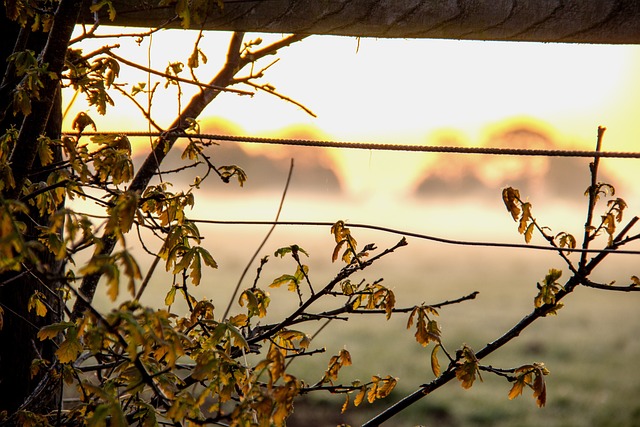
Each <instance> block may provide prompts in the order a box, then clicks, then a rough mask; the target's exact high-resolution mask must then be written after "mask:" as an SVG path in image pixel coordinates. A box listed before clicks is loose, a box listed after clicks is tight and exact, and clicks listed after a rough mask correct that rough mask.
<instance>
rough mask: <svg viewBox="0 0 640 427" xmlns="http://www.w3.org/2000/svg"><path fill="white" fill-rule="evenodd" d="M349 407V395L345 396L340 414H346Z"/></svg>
mask: <svg viewBox="0 0 640 427" xmlns="http://www.w3.org/2000/svg"><path fill="white" fill-rule="evenodd" d="M348 407H349V395H348V394H345V399H344V403H343V404H342V409H341V410H340V413H342V414H344V413H345V412H346V410H347V408H348Z"/></svg>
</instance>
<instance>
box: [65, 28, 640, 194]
mask: <svg viewBox="0 0 640 427" xmlns="http://www.w3.org/2000/svg"><path fill="white" fill-rule="evenodd" d="M196 36H197V33H195V32H192V31H178V30H173V31H165V32H160V33H157V34H155V35H154V36H153V38H152V39H151V41H150V43H149V42H147V41H145V42H143V43H142V44H141V45H139V46H138V45H136V44H135V43H132V42H129V43H127V41H126V39H124V38H121V39H118V40H117V42H118V43H121V44H122V47H121V48H120V49H119V51H118V53H119V54H121V55H122V56H126V57H128V58H130V59H134V60H137V61H138V62H141V63H143V64H150V65H151V66H153V67H155V68H158V69H161V70H163V69H164V68H165V67H166V65H167V63H168V61H169V60H180V61H183V62H186V60H187V58H188V56H189V53H190V51H191V48H192V45H193V42H194V41H195V39H196ZM255 37H258V36H257V35H249V36H247V39H250V38H255ZM260 37H262V38H264V39H265V43H266V42H267V41H271V40H275V39H276V38H278V36H274V35H260ZM228 40H229V34H228V33H219V32H209V33H206V34H205V36H204V39H203V41H202V42H201V45H200V46H201V48H202V50H203V51H204V53H205V54H206V56H207V58H208V63H207V64H206V65H204V66H203V67H201V69H199V70H198V74H199V76H200V78H201V80H203V81H207V80H208V79H209V78H210V76H211V75H212V73H213V72H215V70H216V69H217V67H218V66H219V65H220V63H221V61H222V60H223V59H224V55H225V50H226V48H227V44H228ZM97 44H99V45H102V44H104V40H96V41H92V42H90V43H88V44H87V47H86V48H85V51H90V50H92V49H93V48H95V47H96V45H97ZM279 58H280V61H279V62H278V63H276V64H275V65H273V66H272V67H271V68H269V70H268V71H267V74H266V75H267V77H266V79H264V82H269V83H272V84H273V85H274V86H275V87H276V89H277V90H278V91H279V92H281V93H283V94H284V95H287V96H290V97H292V98H294V99H296V100H297V101H299V102H301V103H303V104H304V105H306V106H307V107H309V108H310V109H311V110H312V111H313V112H314V113H315V114H316V115H317V118H314V117H311V116H309V115H308V114H306V113H305V112H304V111H303V110H302V109H300V108H299V107H297V106H295V105H292V104H289V103H286V102H283V101H282V100H279V99H277V98H275V97H273V96H270V95H266V94H263V93H258V94H257V95H256V96H254V97H253V98H249V97H246V96H237V95H235V94H224V95H222V96H220V97H219V98H218V99H217V100H216V101H214V103H213V104H212V105H211V106H209V107H208V108H207V110H206V111H205V114H204V115H203V116H201V117H200V121H201V123H202V125H203V130H204V131H206V130H207V128H208V127H214V128H216V129H219V128H220V126H221V125H223V127H224V126H231V128H230V129H233V131H235V132H242V133H245V134H248V135H253V136H265V135H268V136H279V135H282V132H283V130H286V129H289V130H291V129H292V128H293V129H297V130H298V134H300V132H302V134H303V135H304V136H305V137H313V136H315V137H316V138H318V139H338V140H348V141H371V142H383V143H400V144H425V143H427V144H440V143H443V140H444V141H445V142H452V141H453V142H454V143H456V144H463V145H469V146H482V145H485V146H486V145H489V146H490V145H491V137H492V136H493V135H495V134H497V133H499V132H500V131H501V130H504V129H508V128H510V127H512V126H514V125H515V124H526V125H527V126H529V127H533V128H536V129H539V130H540V131H542V132H544V133H545V134H546V135H548V136H549V137H550V138H551V139H553V141H554V142H555V143H557V144H559V145H560V146H561V147H564V148H578V149H591V148H593V147H594V145H595V135H596V129H597V127H598V126H599V125H603V126H606V127H607V128H608V130H607V133H606V137H605V146H604V149H606V150H638V149H639V144H638V143H637V141H639V140H640V119H639V116H640V79H638V78H637V76H638V75H640V47H638V46H607V45H576V44H548V43H547V44H544V43H507V42H479V41H475V42H473V41H456V40H404V39H399V40H398V39H393V40H389V39H364V38H363V39H360V40H359V41H358V40H357V39H354V38H346V37H330V36H313V37H310V38H308V39H306V40H304V41H302V42H300V43H298V44H296V45H294V46H291V47H289V48H287V49H284V50H282V52H281V53H280V55H279ZM273 59H275V58H273ZM271 60H272V59H271V58H268V59H266V60H265V62H263V65H267V64H268V63H269V62H270V61H271ZM184 76H185V77H188V73H185V75H184ZM122 77H123V78H124V79H129V78H130V79H133V82H137V81H145V80H146V78H147V76H146V75H145V74H144V73H141V72H133V71H132V70H130V69H129V68H128V67H126V66H123V70H122ZM183 90H184V94H185V98H184V99H185V100H186V99H188V97H187V96H188V95H189V94H190V93H193V90H194V89H193V88H189V87H184V88H183ZM175 96H176V92H175V91H171V92H170V93H169V94H168V95H167V96H166V97H164V98H163V97H160V96H158V97H157V99H156V100H155V102H154V104H153V113H154V115H155V116H156V118H157V120H158V121H159V123H161V124H163V125H168V124H169V123H170V122H171V120H172V119H173V117H175V114H176V112H177V110H178V108H179V105H178V104H177V103H176V102H175ZM117 102H118V108H117V109H112V111H111V112H110V113H109V115H108V118H104V119H101V118H98V117H97V114H95V113H93V114H92V117H94V119H95V120H96V122H97V123H98V126H99V129H100V130H108V129H123V128H124V129H146V125H145V124H144V121H143V120H142V119H141V118H140V115H139V114H138V113H137V112H136V111H135V109H134V108H129V107H127V106H126V105H127V101H124V100H118V101H117ZM85 108H86V107H85V106H83V105H82V103H81V102H77V105H74V107H73V108H72V110H71V112H70V114H69V116H70V118H72V117H73V116H74V115H75V112H77V111H78V110H83V109H85ZM289 134H291V133H289ZM294 134H295V133H294ZM248 149H249V150H250V151H252V152H260V151H263V152H264V151H265V150H267V152H268V153H271V154H270V155H276V156H277V154H278V148H277V147H276V148H274V147H272V146H270V147H268V148H263V147H257V146H248ZM331 153H332V154H331V155H332V156H333V159H334V161H335V163H336V164H337V166H338V169H339V171H338V173H339V174H340V175H341V178H342V181H343V183H344V184H345V186H346V188H347V190H349V191H351V192H352V193H358V194H361V193H374V192H379V191H388V192H392V193H393V192H398V191H399V190H400V189H403V188H407V187H408V186H411V185H413V184H414V183H415V181H416V179H418V178H420V177H422V176H423V175H424V169H425V168H426V167H434V165H437V162H438V157H436V156H433V155H423V154H409V155H398V154H389V153H380V152H375V153H371V152H358V151H354V150H341V151H340V150H332V151H331ZM476 159H478V161H479V162H482V161H483V158H482V157H476ZM608 162H609V161H608ZM610 164H611V165H615V167H612V168H611V169H612V170H613V173H617V174H618V175H619V176H620V177H622V178H623V179H631V180H634V181H635V180H636V179H640V176H639V175H638V173H637V172H636V170H637V169H640V168H637V163H636V162H633V161H628V160H627V161H616V162H611V163H610ZM378 167H381V168H386V170H393V171H394V174H393V179H392V180H390V179H389V178H388V176H385V173H384V170H385V169H380V170H379V169H377V168H378Z"/></svg>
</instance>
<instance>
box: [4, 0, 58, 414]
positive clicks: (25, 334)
mask: <svg viewBox="0 0 640 427" xmlns="http://www.w3.org/2000/svg"><path fill="white" fill-rule="evenodd" d="M0 28H1V30H0V31H1V35H2V42H1V43H0V46H1V47H0V72H1V74H0V76H1V77H2V85H3V86H2V89H1V91H0V93H1V95H0V105H1V106H2V111H0V134H4V133H5V132H6V130H7V129H9V128H10V127H11V126H15V127H16V128H18V129H20V127H21V124H22V123H23V121H24V117H23V116H21V115H20V114H16V115H14V113H13V109H12V108H11V98H12V90H13V88H15V84H16V83H17V79H16V78H15V77H14V76H12V75H11V72H9V73H7V62H6V59H7V57H8V56H9V55H11V54H12V53H13V52H14V49H15V51H21V50H24V49H25V48H27V49H31V50H33V51H34V52H36V54H38V53H40V52H41V51H42V50H43V48H44V46H45V45H46V43H47V39H48V34H46V33H42V32H31V31H30V30H29V29H27V28H25V29H22V30H21V28H20V27H19V26H18V25H16V23H15V22H13V21H10V20H8V19H7V17H6V14H5V10H4V7H3V8H2V9H0ZM18 40H19V42H18V44H16V41H18ZM65 50H66V48H65ZM57 86H58V85H57V84H56V87H55V89H54V91H53V93H51V94H49V96H50V97H51V106H50V109H49V112H48V114H46V115H43V114H41V115H40V116H39V117H35V116H34V117H32V120H34V121H35V120H40V121H41V122H42V123H43V125H42V126H43V127H44V133H45V134H46V135H47V136H48V137H50V138H52V139H57V138H60V133H61V128H62V108H61V107H62V102H61V96H60V91H59V90H58V88H57ZM60 158H61V153H60V152H59V150H54V161H56V160H59V159H60ZM12 167H13V169H17V168H22V169H23V171H24V175H25V176H28V178H29V179H30V180H31V181H32V182H38V181H46V174H43V173H40V172H39V170H40V169H41V167H40V165H39V163H38V161H37V160H36V161H35V162H34V163H33V164H31V165H30V167H29V165H26V164H13V165H12ZM7 193H8V192H6V191H5V194H2V195H1V196H2V198H3V199H6V198H7V197H11V196H12V195H10V194H7ZM19 220H21V221H23V222H24V223H25V224H26V226H27V229H26V232H25V236H24V237H25V239H26V240H35V239H37V233H38V230H37V228H36V226H37V225H44V226H46V225H47V224H48V219H47V218H46V217H43V216H41V215H40V213H39V212H38V209H37V208H35V207H30V212H29V215H28V216H24V217H21V218H19ZM37 264H38V265H25V266H24V269H23V270H22V271H21V272H6V273H4V274H0V304H1V307H2V308H3V311H4V315H3V320H4V325H3V328H2V329H1V330H0V411H3V410H6V411H7V412H8V414H12V413H13V412H15V411H16V410H17V409H20V408H23V409H25V410H31V411H34V410H37V411H38V412H41V413H42V412H44V413H46V412H50V411H52V410H54V409H55V408H56V407H57V404H58V402H59V397H60V387H59V381H60V380H59V379H58V380H54V379H53V378H54V377H55V375H52V374H53V373H54V370H51V371H48V370H47V369H46V368H44V369H41V370H40V372H39V374H37V375H35V376H33V377H32V375H31V362H32V360H34V359H40V358H42V359H46V360H49V361H53V360H54V351H55V348H56V347H55V343H54V342H52V341H50V340H46V341H42V342H41V341H40V340H38V339H37V337H36V334H37V332H38V330H39V329H40V328H41V327H42V326H45V325H49V324H51V323H54V322H58V321H60V320H61V318H62V302H61V295H60V292H59V287H60V285H59V282H58V278H59V277H60V275H61V274H62V270H63V265H62V263H61V262H60V261H56V260H55V259H54V257H53V256H52V255H51V254H50V253H48V252H43V253H42V254H41V258H40V259H39V262H38V263H37ZM36 291H37V292H40V293H41V294H42V295H44V301H45V303H46V305H47V307H48V311H47V314H46V316H44V317H40V316H37V315H36V314H35V311H34V310H32V311H29V310H28V303H29V298H30V297H31V296H32V295H33V294H34V292H36ZM51 366H53V367H54V369H57V368H55V366H54V365H51ZM58 378H59V377H58Z"/></svg>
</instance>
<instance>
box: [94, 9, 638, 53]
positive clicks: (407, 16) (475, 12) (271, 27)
mask: <svg viewBox="0 0 640 427" xmlns="http://www.w3.org/2000/svg"><path fill="white" fill-rule="evenodd" d="M160 3H161V1H160V0H151V1H150V0H131V1H124V0H115V1H114V2H113V4H114V6H115V8H116V11H117V16H116V19H115V21H114V22H113V24H115V25H122V26H139V27H156V26H160V25H163V24H165V23H166V22H167V21H170V20H171V19H172V18H173V17H174V16H175V7H174V6H159V4H160ZM165 3H166V2H165ZM207 3H208V5H209V10H208V11H207V19H206V21H205V22H198V21H196V20H192V21H191V24H190V26H191V27H192V28H195V29H200V28H203V29H205V30H227V31H247V32H272V33H296V34H333V35H343V36H359V37H382V38H443V39H471V40H506V41H538V42H572V43H605V44H637V43H640V2H638V1H637V0H539V1H517V0H437V1H435V0H394V1H387V0H253V1H251V0H224V6H223V8H222V9H221V8H219V7H218V5H217V2H215V1H211V2H207ZM84 19H85V20H86V22H88V23H91V22H93V17H92V16H91V14H88V13H87V14H85V15H84ZM101 23H102V24H107V25H108V24H109V20H108V18H107V17H106V16H104V17H103V18H102V19H101ZM168 26H169V27H179V26H180V22H179V21H177V20H174V21H173V22H170V23H169V24H168Z"/></svg>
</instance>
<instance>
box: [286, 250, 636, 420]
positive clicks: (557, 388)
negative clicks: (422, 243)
mask: <svg viewBox="0 0 640 427" xmlns="http://www.w3.org/2000/svg"><path fill="white" fill-rule="evenodd" d="M439 251H440V252H439V257H443V258H445V259H446V257H447V251H448V250H447V249H445V250H443V249H442V248H440V249H439ZM454 252H455V253H454ZM450 255H451V256H453V255H456V256H457V257H459V259H461V260H462V261H461V264H463V265H461V266H460V268H458V269H440V270H435V269H434V270H432V271H431V272H430V274H425V275H420V274H407V273H404V274H407V276H406V277H404V278H402V275H403V273H400V272H401V271H404V272H408V271H411V270H409V269H402V268H400V269H398V270H396V273H397V274H396V276H395V277H398V279H397V283H398V284H397V286H396V287H395V290H396V293H397V294H398V295H403V296H404V297H403V298H400V299H402V300H407V299H410V300H413V301H414V303H420V302H422V301H426V302H427V303H435V302H438V301H439V300H445V299H453V298H455V297H456V296H461V295H463V294H466V293H468V292H469V291H473V290H478V291H480V295H479V296H478V299H477V300H475V301H469V302H465V303H462V304H459V305H457V306H453V307H449V308H445V309H442V310H441V315H440V317H439V319H438V320H439V321H440V323H441V326H442V330H443V341H444V343H445V345H446V346H447V347H448V349H449V350H450V351H453V350H455V349H456V348H458V347H459V346H460V345H462V344H463V343H466V344H468V345H470V346H471V347H472V348H474V349H475V350H478V349H480V348H481V347H482V346H483V345H484V344H486V343H488V342H490V341H492V340H493V339H495V338H497V337H498V336H500V335H501V334H502V333H504V332H505V331H506V330H508V328H509V327H511V326H512V325H513V324H515V323H516V322H517V320H519V319H520V318H521V317H522V316H523V315H525V314H526V313H528V312H529V311H530V310H531V309H532V307H533V297H534V295H535V294H536V292H537V290H536V287H535V284H536V281H537V280H541V279H542V278H543V277H544V275H545V273H546V272H547V270H548V268H550V267H558V266H561V264H558V263H557V262H553V261H552V260H553V256H549V255H548V254H547V255H542V256H538V257H534V256H531V255H527V254H526V253H498V252H497V251H492V253H488V252H487V251H486V250H483V251H482V253H481V254H478V253H477V250H473V249H463V250H461V249H455V251H452V253H451V254H450ZM536 258H539V259H536ZM622 258H624V257H620V258H618V259H617V260H613V261H614V262H613V263H611V265H609V266H604V267H605V270H604V273H606V272H608V273H610V274H611V276H612V277H611V280H613V279H615V278H617V279H618V280H623V279H624V277H625V276H624V275H623V274H624V273H622V272H623V271H624V270H625V269H627V268H629V267H633V265H631V266H630V265H629V264H630V263H629V259H626V260H625V259H622ZM440 259H442V258H440ZM492 259H493V260H495V259H499V260H500V262H495V261H494V262H490V261H491V260H492ZM525 260H526V261H525ZM414 262H415V261H414ZM434 262H435V261H434ZM418 265H420V263H419V262H418ZM414 266H415V264H414ZM425 267H426V268H427V269H428V267H427V266H425ZM441 270H445V272H446V271H448V273H443V272H442V271H441ZM604 273H603V274H604ZM616 276H617V277H616ZM620 276H622V277H620ZM385 277H394V273H393V271H389V272H388V274H387V275H386V276H385ZM417 277H421V278H422V279H420V280H419V282H418V281H417ZM626 277H628V276H626ZM420 282H422V283H420ZM408 302H409V301H407V303H408ZM639 303H640V301H638V297H637V295H635V294H627V293H613V292H603V291H598V290H593V289H583V288H579V289H577V291H576V292H575V293H574V294H572V295H570V296H569V297H567V298H566V299H565V307H564V308H563V309H561V310H560V311H559V314H558V316H552V317H549V318H545V319H541V320H540V321H538V322H537V323H536V324H534V325H533V326H532V327H530V328H529V329H527V330H526V331H525V332H524V333H523V334H522V335H521V336H519V337H518V338H517V339H515V340H514V341H512V342H511V343H509V344H508V345H507V346H505V347H503V348H502V349H500V350H499V351H498V352H496V353H494V354H493V355H491V356H490V357H489V358H487V359H485V360H483V363H484V364H490V365H492V366H495V367H502V368H509V367H515V366H519V365H522V364H526V363H531V362H544V363H545V364H546V366H547V367H548V369H549V370H550V371H551V374H550V375H549V376H547V377H546V381H547V387H548V390H547V393H548V400H547V405H546V407H544V408H538V407H536V405H535V401H534V400H533V399H532V397H531V391H530V390H525V393H524V394H523V396H521V397H519V398H517V399H515V400H513V401H510V400H508V398H507V394H508V391H509V389H510V383H508V382H507V381H506V380H504V379H502V378H498V377H495V376H492V375H489V374H488V373H485V374H484V375H483V379H484V381H483V382H476V384H475V385H474V386H473V388H471V389H470V390H464V389H462V388H461V387H460V386H459V385H458V383H457V381H455V382H452V383H450V384H448V385H446V386H445V387H443V388H441V389H440V390H437V391H436V392H435V393H433V394H432V395H430V396H427V397H425V398H423V399H422V400H421V401H420V402H419V403H417V404H415V405H413V406H412V407H411V408H409V409H408V410H406V411H405V412H404V413H402V414H400V415H398V416H397V417H395V418H393V419H392V420H390V421H389V422H387V423H385V424H384V425H385V426H406V425H427V426H436V425H437V426H505V427H506V426H540V425H545V426H557V427H560V426H587V425H588V426H640V400H639V399H638V396H639V395H640V371H639V370H638V369H637V366H638V365H637V363H638V359H639V357H640V335H639V331H638V328H639V326H640V310H638V304H639ZM399 305H402V304H399ZM405 305H407V304H405ZM406 320H407V316H406V315H398V316H394V317H392V319H391V320H390V321H385V320H384V319H382V318H372V317H367V318H366V319H363V318H356V319H353V320H351V321H349V322H348V324H340V325H335V324H334V325H332V326H333V328H331V327H329V328H327V329H326V330H325V331H323V334H322V335H320V336H319V337H318V339H317V340H316V341H315V342H314V344H315V345H316V346H326V347H327V350H328V352H330V353H331V354H334V353H335V352H336V351H337V350H339V349H340V348H342V346H343V345H344V343H348V344H346V348H347V349H348V350H349V351H350V352H351V354H352V357H353V360H354V366H351V367H348V368H345V369H344V373H343V377H344V378H345V380H351V379H354V378H360V379H362V380H366V379H368V377H369V376H370V375H371V374H383V375H386V374H391V375H394V376H396V377H398V378H399V384H398V387H397V389H396V391H395V392H394V393H393V394H392V395H391V396H390V397H389V398H388V399H386V400H385V401H383V402H381V403H379V404H377V405H375V406H374V407H371V405H368V404H365V405H363V406H361V407H359V408H353V407H352V408H350V409H349V410H348V411H347V413H346V414H345V417H344V418H342V419H340V418H336V417H335V416H332V417H329V415H328V414H330V413H331V410H333V413H334V414H335V412H337V411H338V409H339V407H340V405H341V404H342V399H341V398H337V399H326V398H321V399H319V400H317V399H315V400H312V404H309V403H308V402H305V404H304V405H302V407H301V408H299V411H298V414H296V415H295V416H294V418H293V419H292V425H310V424H308V423H305V420H307V421H308V417H309V416H310V415H309V414H310V413H312V414H315V413H317V412H318V410H320V413H321V414H322V415H320V419H322V418H324V419H327V420H328V422H327V423H326V424H315V423H314V424H313V425H335V424H336V423H335V422H336V421H340V422H346V423H350V424H352V425H359V424H361V423H362V422H364V421H366V420H367V419H368V418H370V417H371V416H372V415H373V414H375V413H376V412H377V411H380V410H382V409H383V408H385V407H386V406H388V405H390V404H392V403H394V402H395V401H397V400H399V399H400V398H402V397H403V396H405V395H406V394H408V393H411V392H412V391H414V390H415V389H416V388H417V387H418V386H419V385H420V384H422V383H425V382H428V381H430V380H431V379H433V374H432V373H431V371H430V367H429V355H430V351H431V348H430V347H429V348H427V349H424V348H422V347H421V346H420V345H418V344H417V343H416V342H415V341H414V339H413V331H408V330H406V329H405V326H406ZM332 351H333V352H332ZM328 357H329V355H327V357H325V358H324V359H325V360H324V362H325V363H326V359H328ZM442 363H443V364H444V361H443V362H442ZM297 368H298V372H299V374H300V376H301V377H302V378H305V374H307V373H308V372H318V370H319V369H320V368H319V367H317V366H316V367H313V366H312V365H311V364H310V363H309V361H304V360H303V361H301V362H300V365H299V366H298V367H297ZM305 379H308V381H310V382H311V381H313V379H314V378H313V377H311V378H305ZM323 411H327V412H326V413H325V412H323ZM298 422H300V424H298ZM318 422H319V421H318Z"/></svg>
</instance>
